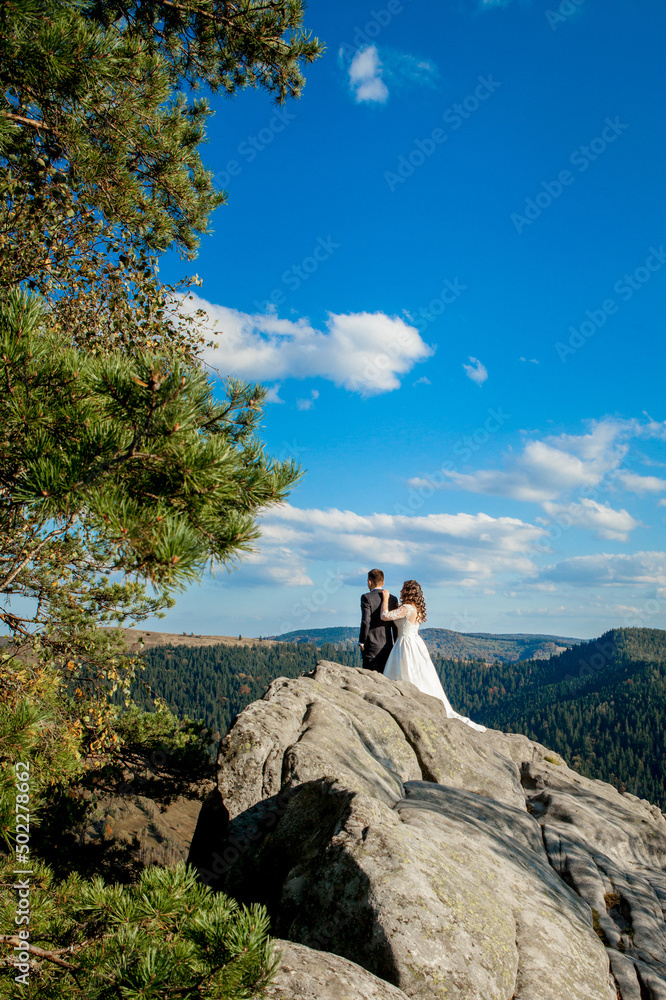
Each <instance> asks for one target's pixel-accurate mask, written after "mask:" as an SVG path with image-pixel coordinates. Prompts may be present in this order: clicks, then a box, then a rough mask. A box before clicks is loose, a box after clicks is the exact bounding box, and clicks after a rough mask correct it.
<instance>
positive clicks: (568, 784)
mask: <svg viewBox="0 0 666 1000" xmlns="http://www.w3.org/2000/svg"><path fill="white" fill-rule="evenodd" d="M218 764H219V772H218V788H219V792H220V793H221V797H222V800H223V802H224V806H225V807H226V810H228V813H229V822H228V824H227V822H226V811H225V822H224V823H220V825H219V839H218V841H217V844H215V829H214V828H212V829H211V827H214V823H213V821H212V818H214V816H215V815H216V813H215V812H214V811H208V812H207V811H206V809H205V808H204V809H203V810H202V814H201V818H200V823H199V825H200V827H206V824H208V827H207V828H206V829H205V830H199V831H198V832H199V834H200V836H199V842H200V843H203V842H206V843H207V844H208V853H207V854H206V856H201V855H200V856H199V857H197V858H191V860H192V861H193V862H194V863H196V864H197V866H198V867H199V869H200V871H201V876H202V878H204V879H205V880H206V881H209V882H210V883H211V884H213V885H215V886H217V887H219V888H222V889H225V890H226V891H228V892H231V893H232V894H234V895H235V896H237V897H238V898H239V899H241V900H243V901H244V902H248V901H258V902H263V903H265V904H266V905H267V906H268V907H269V910H270V912H271V914H272V917H273V926H274V929H275V931H276V932H277V933H278V934H279V935H281V937H283V938H287V939H289V940H290V941H293V942H299V943H301V944H303V945H306V946H309V947H311V948H313V949H316V952H315V954H317V953H319V959H316V958H312V959H311V961H312V962H315V964H316V961H320V962H322V963H324V965H322V967H321V968H322V970H325V968H326V966H325V963H326V962H330V961H332V959H331V953H332V954H334V955H337V956H342V957H344V958H346V959H348V960H350V961H352V962H355V963H357V964H358V965H359V966H361V967H362V968H363V969H365V970H367V971H368V972H370V973H372V974H373V975H374V976H377V977H379V978H380V979H382V980H384V981H385V982H387V983H390V984H393V985H394V986H395V987H397V988H398V989H399V990H401V991H402V992H403V993H404V994H405V995H406V996H409V997H419V998H424V1000H435V998H437V1000H441V998H446V1000H617V998H618V996H619V997H621V1000H634V997H635V998H636V1000H646V998H647V1000H666V964H665V955H666V938H665V925H664V915H665V913H664V911H665V908H666V821H665V820H664V817H663V816H662V814H661V813H660V812H659V810H658V809H656V808H655V807H653V806H650V805H649V804H648V803H645V802H641V801H638V800H636V799H635V798H634V797H632V796H622V795H620V794H619V793H618V792H617V791H616V790H615V789H613V788H612V787H611V786H610V785H607V784H605V783H603V782H600V781H592V780H590V779H587V778H584V777H582V776H581V775H579V774H577V773H576V772H574V771H572V770H571V769H569V768H568V767H567V766H566V764H565V763H564V761H563V760H562V758H561V757H559V756H558V755H557V754H555V753H553V752H552V751H548V750H547V749H546V748H545V747H542V746H540V745H539V744H537V743H533V742H531V741H530V740H528V739H526V738H525V737H523V736H518V735H511V734H508V735H507V734H502V733H500V732H496V731H488V732H485V733H477V732H475V731H474V730H472V729H471V728H470V727H468V726H465V725H464V723H461V722H459V721H457V720H450V719H446V717H445V714H444V710H443V706H442V705H441V703H440V702H438V701H437V700H436V699H433V698H430V697H429V696H427V695H424V694H422V693H421V692H419V691H418V690H417V689H416V688H415V687H413V686H412V685H411V684H408V683H401V682H398V683H396V682H392V681H389V680H387V679H386V678H384V677H383V676H381V675H378V674H375V673H370V672H366V671H361V670H355V669H353V668H349V667H343V666H340V665H338V664H333V663H325V662H324V663H320V664H319V665H318V666H317V668H316V670H315V671H314V672H313V674H311V675H309V676H304V677H299V678H295V679H293V680H287V679H284V678H280V679H278V680H276V681H275V682H274V683H273V684H272V685H271V687H270V689H269V691H268V692H267V694H266V695H265V697H264V698H263V699H262V700H261V701H258V702H255V703H253V704H252V705H250V706H248V708H246V709H245V710H244V711H243V712H242V713H241V714H240V716H239V717H238V719H237V720H236V723H235V725H234V726H233V728H232V729H231V730H230V732H229V733H228V735H227V736H226V737H225V738H224V740H223V741H222V743H221V745H220V753H219V759H218ZM218 812H219V810H218ZM204 833H205V836H204V835H203V834H204ZM306 988H309V987H306V986H303V989H306ZM336 988H337V987H336ZM341 989H342V987H341ZM276 995H277V996H279V995H280V994H276ZM293 995H294V996H295V997H298V996H300V995H302V996H304V997H308V996H309V994H308V993H307V992H305V993H302V994H298V993H294V994H293ZM320 995H321V996H322V997H324V996H328V994H326V993H322V994H320ZM330 995H331V997H333V996H340V997H341V998H342V997H344V996H346V994H345V993H344V992H341V993H338V994H336V993H331V994H330ZM351 995H356V996H359V997H362V996H364V994H363V993H362V992H357V993H356V994H351ZM388 995H389V996H390V995H391V994H388ZM398 995H400V994H398ZM285 996H289V994H285ZM369 996H373V994H369Z"/></svg>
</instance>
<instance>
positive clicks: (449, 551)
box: [236, 504, 544, 587]
mask: <svg viewBox="0 0 666 1000" xmlns="http://www.w3.org/2000/svg"><path fill="white" fill-rule="evenodd" d="M261 531H262V538H261V540H260V542H259V543H258V545H259V546H260V548H259V553H258V554H257V555H255V556H253V561H252V565H251V570H252V573H253V577H252V579H253V581H254V575H255V574H256V571H257V569H258V568H259V567H260V568H261V572H263V573H264V575H267V576H271V578H272V579H278V574H281V577H280V578H281V579H282V582H284V583H285V584H289V583H291V584H292V585H294V586H297V585H300V581H301V580H303V579H304V578H305V577H306V576H307V577H312V576H315V575H316V574H315V573H314V572H313V570H312V565H311V564H312V563H316V562H322V561H323V562H327V561H328V562H335V563H336V564H337V565H340V564H341V563H344V571H345V572H348V570H349V565H352V566H353V568H354V570H356V569H357V567H358V565H359V562H361V563H363V564H367V565H368V566H370V565H380V566H383V567H384V568H385V569H386V570H389V569H390V570H391V572H392V575H393V576H394V577H395V579H396V580H398V582H400V581H399V579H398V578H403V579H404V578H405V577H407V576H410V575H414V576H416V577H417V578H422V579H423V580H424V581H426V582H428V583H430V584H439V583H447V582H455V583H456V584H458V585H463V582H464V586H465V587H469V586H479V585H482V586H487V585H488V584H491V583H493V582H494V580H495V578H496V577H497V576H502V575H506V574H509V575H512V576H515V575H518V576H519V577H521V578H522V577H524V576H526V575H528V576H529V575H534V574H535V573H536V566H535V564H534V562H533V561H532V553H534V552H536V550H537V545H538V544H539V543H540V542H541V541H542V539H543V536H544V530H543V529H542V528H540V527H537V526H535V525H531V524H527V523H525V522H523V521H520V520H518V519H517V518H510V517H499V518H494V517H490V516H489V515H487V514H431V515H428V516H423V517H419V516H406V515H397V514H379V513H376V514H370V515H361V514H356V513H354V512H353V511H349V510H339V509H329V510H320V509H317V508H314V509H301V508H298V507H293V506H291V505H290V504H283V505H280V506H277V507H274V508H272V509H271V510H269V511H268V512H267V513H266V514H265V515H263V517H262V518H261ZM236 575H237V576H238V579H239V580H240V581H241V582H243V583H245V579H244V575H245V571H244V570H243V569H242V568H241V569H240V570H239V571H237V574H236ZM393 585H395V583H394V584H393Z"/></svg>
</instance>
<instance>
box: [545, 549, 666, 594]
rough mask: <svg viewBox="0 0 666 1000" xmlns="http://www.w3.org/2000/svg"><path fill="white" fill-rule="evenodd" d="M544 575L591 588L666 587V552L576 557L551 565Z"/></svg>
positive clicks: (600, 554)
mask: <svg viewBox="0 0 666 1000" xmlns="http://www.w3.org/2000/svg"><path fill="white" fill-rule="evenodd" d="M541 577H542V579H544V580H548V581H551V582H553V583H559V584H562V583H573V584H578V585H581V586H588V587H591V586H594V587H599V586H601V587H608V586H633V587H636V586H641V587H655V586H656V587H666V552H634V553H632V554H626V555H625V554H623V553H620V554H609V553H599V554H598V555H590V556H573V557H572V558H570V559H564V560H563V561H562V562H560V563H557V564H556V565H554V566H550V567H548V568H547V569H545V570H544V571H543V572H542V574H541Z"/></svg>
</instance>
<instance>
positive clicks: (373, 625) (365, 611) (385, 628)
mask: <svg viewBox="0 0 666 1000" xmlns="http://www.w3.org/2000/svg"><path fill="white" fill-rule="evenodd" d="M383 586H384V574H383V573H382V571H381V570H380V569H371V570H370V572H369V573H368V590H369V593H368V594H363V596H362V597H361V633H360V635H359V637H358V644H359V646H360V647H361V653H362V654H363V666H364V667H365V669H366V670H377V671H378V672H379V673H380V674H381V673H383V672H384V667H385V666H386V661H387V660H388V658H389V653H390V652H391V649H392V648H393V639H394V637H395V636H396V635H397V632H398V630H397V628H396V626H395V623H394V622H383V621H382V619H381V610H382V588H383ZM397 607H398V598H397V597H394V596H393V594H391V595H390V596H389V611H393V610H394V608H397Z"/></svg>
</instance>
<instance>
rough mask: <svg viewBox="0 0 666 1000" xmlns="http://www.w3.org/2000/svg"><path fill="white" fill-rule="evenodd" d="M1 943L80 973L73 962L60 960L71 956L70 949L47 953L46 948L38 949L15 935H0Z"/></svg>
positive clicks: (59, 949)
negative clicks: (66, 955) (65, 956)
mask: <svg viewBox="0 0 666 1000" xmlns="http://www.w3.org/2000/svg"><path fill="white" fill-rule="evenodd" d="M0 943H2V944H7V945H10V946H11V947H16V945H19V946H20V948H21V950H22V951H27V952H29V953H30V954H31V955H34V956H35V958H45V959H46V960H47V961H48V962H54V963H55V964H56V965H60V966H62V968H63V969H67V970H68V971H69V972H74V973H76V972H80V971H81V970H80V968H79V967H78V965H72V964H71V962H66V961H65V960H64V959H62V958H60V955H63V954H71V951H70V949H69V948H58V949H57V950H55V951H46V950H45V949H44V948H38V947H37V945H34V944H27V943H26V942H25V941H23V940H22V939H21V938H19V937H16V935H14V934H0Z"/></svg>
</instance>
